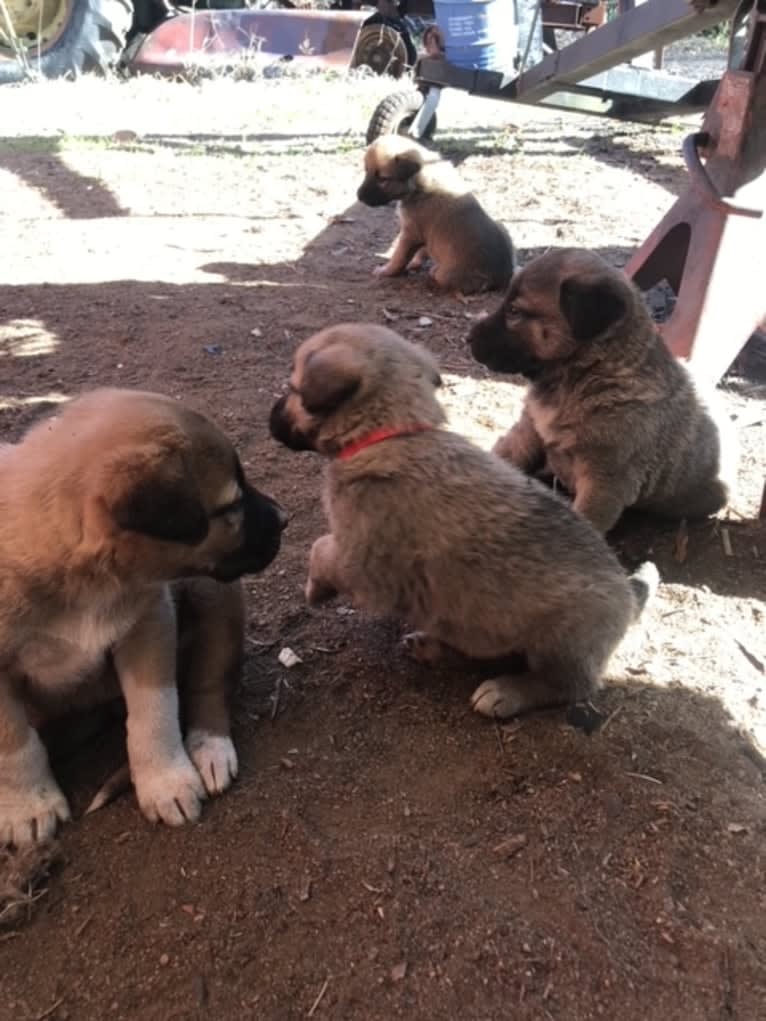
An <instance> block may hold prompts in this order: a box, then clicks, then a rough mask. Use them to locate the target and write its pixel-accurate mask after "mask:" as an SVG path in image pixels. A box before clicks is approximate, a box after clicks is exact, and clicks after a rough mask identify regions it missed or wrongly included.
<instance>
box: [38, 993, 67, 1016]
mask: <svg viewBox="0 0 766 1021" xmlns="http://www.w3.org/2000/svg"><path fill="white" fill-rule="evenodd" d="M63 1002H64V997H63V996H59V998H58V999H57V1000H56V1002H55V1003H52V1004H51V1005H50V1007H48V1008H47V1009H46V1010H44V1011H43V1012H42V1013H41V1014H38V1015H37V1016H36V1017H35V1021H44V1019H45V1018H46V1017H50V1016H51V1014H55V1012H56V1011H57V1010H58V1009H59V1007H60V1006H61V1004H62V1003H63Z"/></svg>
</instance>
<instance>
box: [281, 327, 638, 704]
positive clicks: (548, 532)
mask: <svg viewBox="0 0 766 1021" xmlns="http://www.w3.org/2000/svg"><path fill="white" fill-rule="evenodd" d="M439 383H440V379H439V372H438V367H437V365H436V362H435V361H434V359H433V358H432V356H431V355H430V354H429V353H428V352H427V351H425V350H423V349H422V348H420V347H416V346H415V345H413V344H409V343H408V342H407V341H405V340H403V339H402V338H401V337H399V336H398V335H397V334H395V333H393V332H392V331H391V330H388V329H386V328H384V327H381V326H373V325H370V324H366V323H351V324H343V325H339V326H333V327H330V328H329V329H326V330H322V331H321V332H320V333H317V334H315V335H314V336H313V337H311V338H310V339H309V340H307V341H305V342H304V343H303V344H301V346H300V347H299V348H298V350H297V352H296V354H295V360H294V366H293V372H292V375H291V377H290V389H289V393H288V394H287V395H286V396H285V397H283V398H282V399H281V400H279V401H278V402H277V403H276V404H275V406H274V408H273V409H272V415H271V429H272V433H273V435H274V436H275V437H276V438H277V439H278V440H280V441H281V442H283V443H285V444H286V445H287V446H289V447H291V448H292V449H296V450H307V449H311V450H316V451H318V452H320V453H322V454H324V455H325V456H327V457H328V458H329V463H328V466H327V470H326V474H325V480H324V487H323V500H324V506H325V511H326V514H327V518H328V522H329V527H330V530H329V532H328V534H327V535H324V536H322V537H321V538H319V539H317V540H316V542H315V543H314V545H313V548H312V550H311V557H310V563H309V575H308V580H307V583H306V597H307V599H308V601H309V603H312V604H315V603H318V602H321V601H322V600H324V599H327V598H330V597H331V596H333V595H335V594H336V593H338V592H341V593H344V594H346V595H347V596H349V597H351V599H352V600H353V601H354V602H355V603H356V604H357V605H358V606H360V607H361V608H363V609H366V610H368V611H370V612H373V613H379V614H385V615H391V616H394V617H398V618H403V619H404V620H406V621H408V622H409V623H410V624H412V625H414V626H415V628H417V632H416V633H415V634H414V635H412V636H409V638H408V645H409V647H410V649H411V651H412V652H413V653H414V654H415V655H417V656H418V658H421V659H432V658H434V657H435V656H436V655H438V654H439V653H440V651H441V650H442V648H443V647H444V646H448V647H451V648H453V649H456V650H458V651H459V652H461V653H463V654H464V655H466V656H469V657H472V658H475V659H480V660H485V661H490V660H502V659H504V658H507V657H509V656H511V655H512V654H513V653H515V652H523V653H524V654H525V656H526V661H527V664H528V671H527V672H526V673H523V674H521V675H520V676H516V677H509V676H507V675H506V674H502V675H501V676H498V677H495V678H493V679H492V680H489V681H486V682H485V683H484V684H482V685H481V686H480V687H479V689H478V690H477V691H476V692H475V693H474V696H473V705H474V708H475V709H476V710H477V711H479V712H482V713H485V714H487V715H497V716H511V715H513V714H515V713H518V712H522V711H524V710H527V709H531V708H534V707H536V706H543V705H552V704H557V703H562V702H568V701H574V700H577V699H581V698H585V697H587V696H588V695H589V694H590V692H591V691H592V690H593V689H594V687H595V686H596V685H597V683H598V680H599V678H600V676H601V674H602V672H603V670H604V668H605V666H606V663H607V661H608V659H609V656H610V655H611V653H612V651H613V650H614V648H615V647H616V646H617V644H618V643H619V642H620V640H621V639H622V636H623V634H624V632H625V630H626V629H627V628H628V626H629V625H630V624H631V622H632V621H633V620H634V619H635V618H636V617H637V615H638V613H639V611H640V608H641V606H642V605H643V603H644V602H645V600H646V598H647V596H648V594H649V590H650V589H651V588H652V587H653V585H654V584H656V572H655V571H654V569H653V568H652V567H651V565H647V567H646V569H645V571H644V572H643V574H644V577H637V576H634V577H633V578H630V579H629V578H627V577H626V575H625V574H624V572H623V571H622V569H621V567H620V565H619V563H618V562H617V560H616V558H615V556H614V554H613V553H612V552H611V550H610V549H609V548H608V547H607V545H606V543H605V541H604V539H603V538H602V537H601V536H600V535H599V534H598V533H597V532H596V531H595V530H594V529H593V528H592V527H591V526H590V525H589V524H588V523H587V522H586V521H584V520H583V519H582V518H581V517H578V515H576V514H575V513H574V512H573V511H572V510H571V509H570V508H569V507H568V506H566V504H565V503H564V502H563V501H561V500H560V499H559V498H558V497H556V496H555V495H554V494H553V493H551V492H550V491H549V490H547V489H546V488H545V487H544V486H542V485H540V484H539V483H537V482H535V481H533V480H530V479H527V478H526V477H525V476H523V475H522V474H521V473H520V472H518V471H517V470H516V469H515V468H513V467H511V466H510V465H508V464H507V463H506V462H504V461H503V460H501V459H500V458H498V457H496V456H494V455H493V454H489V453H486V452H485V451H483V450H480V449H479V448H478V447H476V446H474V445H473V444H471V443H469V442H468V440H466V439H464V438H463V437H461V436H458V435H456V434H454V433H451V432H447V431H446V430H445V429H443V428H441V425H442V423H443V421H444V412H443V411H442V408H441V406H440V404H439V402H438V400H437V399H436V389H437V387H438V386H439ZM392 428H393V429H395V430H400V431H401V434H399V435H396V436H392V437H389V438H386V439H382V440H379V441H377V442H374V443H371V444H370V445H367V446H363V447H361V448H360V447H359V443H360V441H363V440H364V438H365V437H367V438H368V439H369V438H370V437H371V435H372V436H373V438H374V434H375V433H376V432H377V431H379V430H381V429H392ZM349 445H352V446H351V448H349ZM349 449H351V450H353V451H355V452H354V453H353V454H352V455H351V456H347V455H348V452H349ZM339 453H341V454H342V455H343V456H341V457H339V456H338V455H339Z"/></svg>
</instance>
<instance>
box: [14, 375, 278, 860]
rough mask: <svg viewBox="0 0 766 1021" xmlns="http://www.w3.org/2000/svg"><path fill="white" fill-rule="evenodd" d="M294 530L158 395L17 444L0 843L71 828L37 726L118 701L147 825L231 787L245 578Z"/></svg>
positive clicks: (213, 439)
mask: <svg viewBox="0 0 766 1021" xmlns="http://www.w3.org/2000/svg"><path fill="white" fill-rule="evenodd" d="M285 520H286V519H285V516H284V513H283V512H282V511H281V509H280V508H279V507H278V506H277V504H275V503H274V502H273V501H272V500H270V499H268V498H267V497H265V496H263V495H262V494H260V493H259V492H258V491H257V490H255V489H253V488H252V487H251V486H249V485H248V483H247V482H246V480H245V476H244V474H243V471H242V467H241V465H240V462H239V460H238V458H237V455H236V453H235V451H234V449H233V448H232V446H231V444H230V443H229V442H228V440H227V439H226V437H225V436H224V435H223V434H222V433H221V432H220V431H219V430H218V429H217V428H216V427H215V426H214V425H213V424H212V423H211V422H210V421H208V420H207V419H206V418H204V417H203V416H202V415H199V414H197V413H195V412H193V411H191V410H188V409H186V408H184V407H183V406H181V405H179V404H178V403H177V402H176V401H173V400H171V399H170V398H167V397H161V396H158V395H156V394H150V393H141V392H138V391H127V390H100V391H94V392H92V393H90V394H88V395H87V396H83V397H81V398H80V399H78V400H76V401H73V402H72V403H71V404H68V405H66V406H65V407H64V408H63V410H62V411H61V413H60V414H58V415H57V416H55V417H53V418H50V419H47V420H44V421H42V422H40V423H38V424H37V425H35V426H34V427H33V428H32V429H31V430H30V431H29V432H28V433H27V435H26V436H25V437H24V438H23V439H22V441H21V442H20V443H19V444H18V445H16V446H5V447H4V448H3V450H2V453H0V843H3V844H14V845H16V846H20V845H23V844H26V843H30V842H32V841H34V840H42V839H45V838H47V837H49V836H51V834H52V833H53V832H54V830H55V828H56V825H57V823H58V822H59V821H63V820H66V819H67V818H69V807H68V805H67V801H66V798H65V797H64V794H63V793H62V791H61V790H60V788H59V786H58V784H57V783H56V781H55V779H54V777H53V775H52V773H51V771H50V767H49V764H48V758H47V754H46V750H45V748H44V746H43V744H42V742H41V740H40V737H39V735H38V733H37V730H36V729H35V728H34V726H33V724H42V723H43V722H45V721H47V720H49V719H50V718H51V717H55V716H56V715H57V714H61V713H63V712H64V711H66V710H67V709H68V708H69V707H70V706H71V705H74V704H77V705H83V706H84V705H85V704H87V703H89V702H96V701H98V700H100V699H101V700H103V699H108V698H109V697H110V696H112V695H114V694H115V693H118V692H120V691H121V693H122V695H123V696H124V698H125V702H126V706H127V735H128V757H129V761H130V771H131V775H132V779H133V782H134V785H135V789H136V794H137V796H138V801H139V804H140V806H141V809H142V811H143V812H144V814H145V815H146V816H147V817H148V818H149V819H151V820H162V821H163V822H166V823H169V824H170V825H176V824H180V823H182V822H184V821H185V820H187V819H188V820H194V819H196V818H197V817H198V816H199V813H200V805H201V802H202V801H203V799H204V798H205V795H206V794H216V793H218V792H220V791H222V790H224V789H225V788H226V787H228V786H229V784H230V783H231V781H232V779H233V777H234V776H235V775H236V772H237V756H236V752H235V750H234V746H233V744H232V741H231V737H230V732H229V715H228V710H227V704H226V687H227V684H228V683H229V682H230V681H231V680H232V678H234V677H236V675H237V672H238V669H239V665H240V660H241V656H242V646H243V633H244V608H243V596H242V591H241V588H240V585H239V582H238V581H237V579H238V578H239V577H240V576H241V575H243V574H245V573H248V572H252V571H260V570H261V569H262V568H264V567H266V565H267V564H269V563H270V562H271V560H272V559H273V558H274V556H275V555H276V553H277V551H278V549H279V545H280V533H281V531H282V528H283V527H284V524H285ZM179 665H180V666H181V667H183V671H184V672H183V676H182V677H181V678H180V682H181V685H182V695H183V711H184V721H183V722H184V724H185V729H186V739H185V741H184V740H183V739H182V732H181V723H180V719H179V715H180V714H179V692H178V686H177V680H178V671H177V667H178V666H179Z"/></svg>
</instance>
